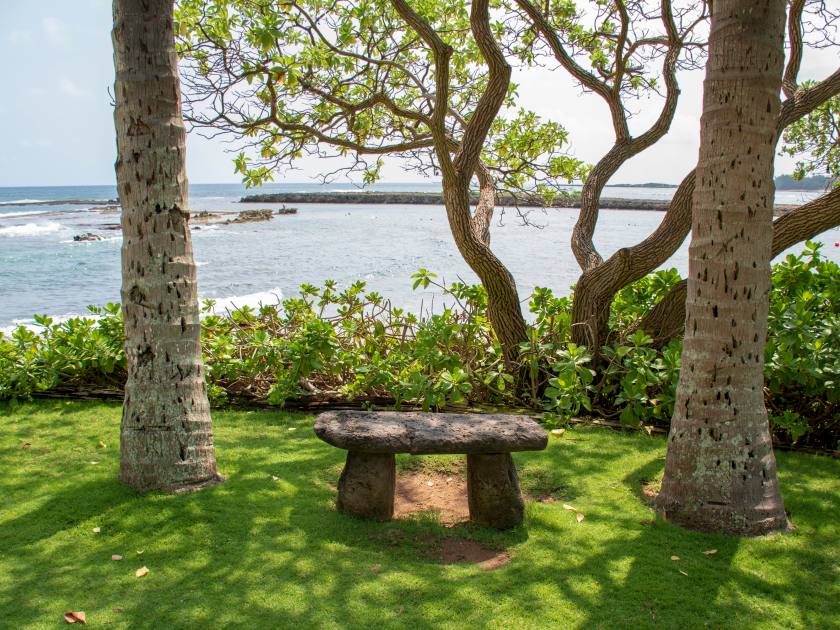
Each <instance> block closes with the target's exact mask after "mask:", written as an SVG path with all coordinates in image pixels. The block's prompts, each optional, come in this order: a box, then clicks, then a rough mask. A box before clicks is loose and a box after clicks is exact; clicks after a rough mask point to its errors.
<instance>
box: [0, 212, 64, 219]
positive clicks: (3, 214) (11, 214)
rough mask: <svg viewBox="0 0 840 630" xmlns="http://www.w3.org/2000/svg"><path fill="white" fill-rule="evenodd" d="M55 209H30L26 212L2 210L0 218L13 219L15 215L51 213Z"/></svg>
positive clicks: (26, 215)
mask: <svg viewBox="0 0 840 630" xmlns="http://www.w3.org/2000/svg"><path fill="white" fill-rule="evenodd" d="M50 212H55V211H54V210H28V211H26V212H0V219H11V218H14V217H28V216H32V215H34V214H49V213H50Z"/></svg>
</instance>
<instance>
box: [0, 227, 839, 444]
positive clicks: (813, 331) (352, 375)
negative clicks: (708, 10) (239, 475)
mask: <svg viewBox="0 0 840 630" xmlns="http://www.w3.org/2000/svg"><path fill="white" fill-rule="evenodd" d="M413 281H414V287H415V288H418V287H422V288H428V287H430V286H432V287H435V288H436V289H437V290H439V291H440V292H442V293H443V294H444V296H445V300H444V301H445V302H447V303H448V304H449V305H448V306H446V307H444V308H442V309H441V310H440V312H437V313H432V314H428V313H427V314H415V313H411V312H408V311H406V310H404V309H400V308H395V307H393V306H392V305H391V303H390V302H389V301H388V300H386V299H385V298H384V297H382V296H381V295H379V294H378V293H375V292H369V291H367V289H366V286H365V283H364V282H356V283H354V284H352V285H351V286H350V287H348V288H346V289H343V290H342V289H339V287H338V286H337V284H336V283H335V282H332V281H328V282H326V283H324V286H323V287H315V286H312V285H304V286H302V287H301V288H300V293H299V295H297V296H295V297H293V298H289V299H286V300H284V301H283V302H282V303H281V304H279V305H266V306H263V307H261V308H258V309H254V308H247V307H246V308H240V309H237V310H234V311H232V312H229V313H225V314H213V311H212V309H213V306H214V303H213V302H212V301H207V302H205V303H204V305H203V320H202V344H203V354H204V362H205V366H206V374H207V381H208V393H209V396H210V401H211V403H212V404H213V405H214V406H223V405H227V404H232V403H237V402H247V401H260V402H263V403H267V404H270V405H276V406H283V405H285V404H287V403H289V402H290V401H301V400H306V399H312V398H314V399H342V400H360V401H362V402H363V403H365V402H369V401H379V402H384V401H390V402H391V404H394V405H395V406H397V407H400V406H401V405H405V404H414V405H419V406H421V407H422V408H423V409H433V410H442V409H446V408H453V407H460V406H464V405H484V406H492V407H497V408H498V407H522V406H527V407H530V408H533V409H543V410H544V411H545V412H546V414H547V415H546V418H547V419H548V422H550V423H553V424H562V423H564V422H567V421H568V420H569V419H570V418H572V417H574V416H577V415H579V414H581V413H591V414H593V415H599V416H604V417H609V418H612V417H616V418H618V419H619V420H620V421H621V422H623V423H626V424H629V425H635V426H639V425H649V424H659V425H663V426H665V425H667V424H668V422H669V421H670V418H671V414H672V412H673V407H674V395H675V390H676V386H677V381H678V376H679V368H680V351H681V344H680V342H679V341H678V340H675V341H672V342H671V343H670V344H668V345H667V346H665V347H664V348H663V349H661V350H657V349H655V348H653V347H652V344H651V339H650V338H649V337H648V336H646V335H645V334H644V333H643V332H640V331H635V332H633V329H634V327H635V324H636V323H637V322H638V320H639V319H640V318H641V317H642V316H643V315H644V314H645V313H646V312H647V311H648V310H649V309H650V308H651V307H652V306H653V305H654V304H655V303H656V302H657V301H658V300H659V299H661V297H662V296H663V295H664V294H665V293H666V292H667V291H668V290H669V289H670V287H672V286H673V285H674V284H675V283H676V282H678V281H679V275H678V274H677V272H676V271H675V270H673V269H671V270H666V271H659V272H656V273H654V274H651V275H650V276H647V277H646V278H643V279H642V280H640V281H639V282H636V283H634V284H632V285H630V286H628V287H625V288H624V289H622V291H620V292H619V294H618V295H617V296H616V298H615V300H614V303H613V312H612V315H611V323H612V326H613V337H612V338H613V339H615V340H616V341H615V342H614V343H611V345H609V346H606V347H604V348H602V349H601V358H600V361H599V362H598V363H597V364H596V363H595V362H594V360H593V357H592V354H591V353H590V352H589V351H587V350H586V349H585V348H581V347H578V346H576V345H574V344H573V343H571V341H570V327H571V299H570V298H567V297H555V296H554V294H553V293H552V292H551V290H550V289H547V288H537V289H535V290H534V293H533V295H532V296H531V300H530V302H529V307H528V308H529V312H530V313H531V320H532V322H531V323H530V324H529V328H528V340H527V342H525V343H523V344H522V345H521V346H520V356H521V365H517V366H507V365H506V364H505V361H504V359H503V356H502V352H501V348H500V346H499V343H498V340H497V339H496V337H495V335H494V334H493V331H492V328H491V326H490V323H489V320H488V317H487V296H486V293H485V291H484V289H483V288H482V287H481V286H470V285H465V284H463V283H455V284H452V285H449V286H447V285H445V284H444V283H442V282H440V281H439V280H438V278H437V276H435V274H433V273H431V272H429V271H427V270H425V269H421V270H420V271H419V272H418V273H417V274H415V275H414V276H413ZM773 287H774V290H773V292H772V294H771V303H770V316H769V331H768V342H767V348H766V356H765V358H766V367H765V376H766V401H767V406H768V409H769V412H770V418H771V424H772V426H773V431H774V434H775V436H776V437H777V438H778V439H780V440H783V441H785V442H792V443H798V444H813V445H821V446H830V447H832V448H833V447H835V446H836V444H837V440H838V433H840V427H839V426H838V423H840V387H838V383H839V382H840V268H838V265H837V264H836V263H834V262H831V261H829V260H826V259H825V258H823V257H822V256H821V254H820V247H819V245H816V244H812V243H808V244H807V246H806V249H805V251H804V253H802V254H801V255H799V256H788V257H787V258H786V259H785V260H784V261H782V262H780V263H778V264H777V265H775V267H774V270H773ZM90 310H91V315H92V316H91V317H77V318H72V319H69V320H67V321H64V322H54V321H53V320H51V319H50V318H49V317H45V316H39V317H37V318H36V322H37V324H38V325H39V326H40V329H39V330H38V331H37V332H36V331H33V330H29V329H27V328H25V327H22V326H21V327H18V328H17V329H16V330H14V331H13V332H12V333H11V334H10V335H0V400H2V399H10V398H26V397H29V396H31V395H33V394H36V393H38V392H44V391H49V390H52V391H58V392H61V391H69V390H74V389H79V388H81V389H101V388H109V389H119V388H121V387H122V384H123V383H124V381H125V356H124V354H123V322H122V317H121V314H120V309H119V305H117V304H108V305H106V306H104V307H100V308H97V307H90Z"/></svg>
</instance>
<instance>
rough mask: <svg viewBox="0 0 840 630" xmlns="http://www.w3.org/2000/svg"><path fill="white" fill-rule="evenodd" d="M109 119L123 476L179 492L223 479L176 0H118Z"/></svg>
mask: <svg viewBox="0 0 840 630" xmlns="http://www.w3.org/2000/svg"><path fill="white" fill-rule="evenodd" d="M113 11H114V30H113V44H114V66H115V69H116V82H115V86H114V87H115V100H116V109H115V112H114V122H115V126H116V131H117V163H116V173H117V185H118V190H119V196H120V203H121V205H122V230H123V245H122V291H121V295H122V310H123V316H124V318H125V339H126V341H125V351H126V359H127V362H128V379H127V382H126V385H125V403H124V406H123V417H122V425H121V429H120V479H121V480H122V481H123V482H125V483H126V484H128V485H130V486H132V487H134V488H136V489H137V490H140V491H147V490H152V489H164V490H171V491H177V490H181V489H189V488H196V487H201V486H203V485H208V484H212V483H215V482H216V481H218V480H219V479H220V477H219V476H218V474H217V472H216V458H215V453H214V448H213V435H212V430H211V423H210V409H209V404H208V401H207V388H206V385H205V382H204V368H203V366H202V362H201V345H200V338H199V335H200V327H199V326H200V324H199V316H198V297H197V289H196V268H195V264H194V262H193V252H192V242H191V240H190V231H189V211H188V208H187V178H186V173H185V164H184V152H185V147H184V126H183V122H182V119H181V97H180V88H179V83H178V73H177V61H176V56H175V48H174V34H173V24H172V19H173V17H172V15H173V1H172V0H114V5H113Z"/></svg>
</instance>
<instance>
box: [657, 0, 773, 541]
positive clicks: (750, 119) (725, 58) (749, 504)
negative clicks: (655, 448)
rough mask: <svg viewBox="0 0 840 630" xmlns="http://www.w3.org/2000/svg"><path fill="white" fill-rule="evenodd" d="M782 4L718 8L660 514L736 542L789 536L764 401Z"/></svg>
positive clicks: (729, 3)
mask: <svg viewBox="0 0 840 630" xmlns="http://www.w3.org/2000/svg"><path fill="white" fill-rule="evenodd" d="M784 23H785V2H784V0H761V1H758V2H742V1H740V0H716V2H715V3H714V10H713V14H712V24H711V32H710V37H709V61H708V64H707V67H706V79H705V82H704V86H703V87H704V91H703V116H702V119H701V131H700V134H701V135H700V156H699V161H698V169H697V184H696V187H695V195H694V211H693V216H692V224H693V225H692V240H691V247H690V250H689V280H688V287H687V289H688V295H687V300H686V327H685V341H684V345H683V354H682V370H681V372H680V382H679V386H678V391H677V401H676V405H675V410H674V417H673V419H672V421H671V431H670V435H669V438H668V455H667V459H666V463H665V477H664V479H663V482H662V491H661V493H660V495H659V497H658V498H657V501H656V505H657V508H658V510H659V511H660V512H661V513H663V514H664V515H665V516H666V517H667V518H668V519H670V520H672V521H674V522H676V523H678V524H680V525H683V526H685V527H689V528H693V529H701V530H710V531H722V532H729V533H734V534H745V535H754V534H764V533H767V532H770V531H774V530H783V529H785V528H787V525H788V522H787V518H786V516H785V511H784V505H783V503H782V497H781V493H780V491H779V484H778V481H777V478H776V461H775V458H774V456H773V448H772V444H771V442H770V433H769V428H768V422H767V411H766V409H765V407H764V398H763V384H764V380H763V359H764V344H765V339H766V334H767V310H768V299H769V292H770V260H771V251H772V240H773V225H772V221H773V194H774V186H773V154H774V151H773V147H774V142H775V126H776V118H777V116H778V113H779V106H780V101H779V92H780V89H781V75H782V63H783V58H784V50H783V30H784Z"/></svg>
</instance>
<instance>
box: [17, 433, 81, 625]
mask: <svg viewBox="0 0 840 630" xmlns="http://www.w3.org/2000/svg"><path fill="white" fill-rule="evenodd" d="M20 447H21V448H32V442H24V443H23V444H21V445H20ZM72 623H75V622H72Z"/></svg>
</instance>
